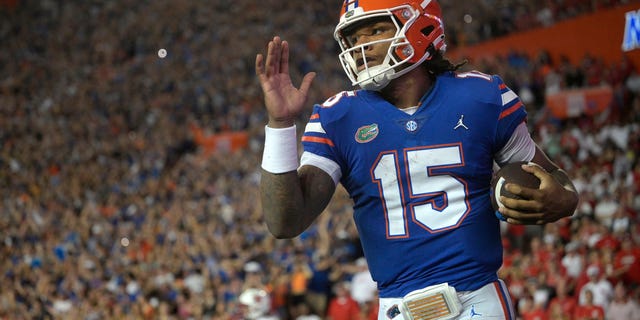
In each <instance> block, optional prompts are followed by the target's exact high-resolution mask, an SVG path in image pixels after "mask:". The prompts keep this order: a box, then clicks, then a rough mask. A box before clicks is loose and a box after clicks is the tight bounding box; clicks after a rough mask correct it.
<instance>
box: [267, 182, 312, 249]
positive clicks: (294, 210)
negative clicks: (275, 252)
mask: <svg viewBox="0 0 640 320" xmlns="http://www.w3.org/2000/svg"><path fill="white" fill-rule="evenodd" d="M260 197H261V200H262V210H263V212H264V217H265V221H266V223H267V227H268V228H269V231H270V232H271V233H272V234H273V235H274V236H275V237H276V238H293V237H295V236H297V235H299V234H300V233H302V232H303V231H304V230H305V229H306V228H307V227H308V226H309V224H308V223H307V222H306V219H305V218H304V210H303V208H304V200H303V197H302V190H301V188H300V182H299V178H298V174H297V172H296V171H292V172H288V173H281V174H273V173H270V172H267V171H264V170H262V178H261V180H260Z"/></svg>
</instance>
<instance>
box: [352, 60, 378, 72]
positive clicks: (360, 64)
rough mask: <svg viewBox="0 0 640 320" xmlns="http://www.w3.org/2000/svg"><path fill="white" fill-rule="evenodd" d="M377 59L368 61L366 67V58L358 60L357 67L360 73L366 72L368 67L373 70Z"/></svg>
mask: <svg viewBox="0 0 640 320" xmlns="http://www.w3.org/2000/svg"><path fill="white" fill-rule="evenodd" d="M374 62H375V59H367V63H366V65H365V63H364V58H359V59H356V67H357V68H358V71H362V70H364V69H365V68H366V67H368V68H371V67H373V66H374V65H375V63H374Z"/></svg>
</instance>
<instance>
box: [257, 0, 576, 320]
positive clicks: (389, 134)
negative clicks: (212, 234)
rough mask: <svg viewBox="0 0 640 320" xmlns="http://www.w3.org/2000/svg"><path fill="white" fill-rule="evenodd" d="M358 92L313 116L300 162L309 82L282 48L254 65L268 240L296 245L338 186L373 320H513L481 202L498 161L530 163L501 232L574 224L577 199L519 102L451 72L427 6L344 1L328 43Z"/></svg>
mask: <svg viewBox="0 0 640 320" xmlns="http://www.w3.org/2000/svg"><path fill="white" fill-rule="evenodd" d="M334 37H335V40H336V41H338V44H339V45H340V48H341V53H340V54H339V60H340V62H341V64H342V67H343V68H344V70H345V72H346V74H347V76H348V77H349V79H350V80H351V81H352V83H353V84H354V85H356V86H359V87H360V89H359V90H354V91H343V92H340V93H338V94H336V95H335V96H333V97H331V98H329V99H327V100H326V101H325V102H323V103H321V104H317V105H315V106H314V109H313V113H312V115H311V117H310V119H309V121H308V123H307V125H306V127H305V128H304V134H303V136H302V145H303V148H304V151H303V153H302V156H301V158H300V159H299V158H298V150H297V146H298V140H297V135H296V126H295V123H294V122H295V121H294V119H295V118H296V116H298V115H299V114H300V113H301V112H302V111H303V108H304V105H305V103H306V100H307V94H308V91H309V88H310V86H311V84H312V82H313V79H314V77H315V73H313V72H310V73H308V74H306V75H305V76H304V78H303V79H302V83H301V84H300V87H296V86H295V85H293V84H292V81H291V78H290V75H289V44H288V43H287V42H286V41H284V40H282V39H281V38H280V37H277V36H276V37H274V38H273V39H272V40H271V41H270V42H269V44H268V48H267V53H266V55H262V54H258V55H257V56H256V74H257V76H258V78H259V80H260V84H261V87H262V90H263V93H264V99H265V105H266V109H267V112H268V115H269V121H268V124H267V126H266V127H265V147H264V153H263V159H262V168H263V171H262V179H261V199H262V206H263V209H264V214H265V219H266V222H267V225H268V227H269V230H270V232H271V233H272V234H273V235H274V236H275V237H277V238H292V237H295V236H297V235H299V234H300V233H301V232H303V231H304V230H305V229H306V228H307V227H308V226H309V225H310V224H311V223H313V221H314V220H315V219H316V217H317V216H318V215H319V214H320V213H321V212H322V211H323V210H324V209H325V207H326V206H327V204H328V202H329V201H330V199H331V197H332V195H333V193H334V191H335V190H336V186H337V184H338V183H341V184H342V185H343V186H344V187H345V189H346V190H347V191H348V193H349V195H350V196H351V198H352V199H353V202H354V207H353V208H354V213H353V218H354V220H355V223H356V225H357V228H358V232H359V236H360V240H361V243H362V247H363V249H364V252H365V256H366V259H367V262H368V265H369V268H370V271H371V274H372V276H373V278H374V280H375V281H376V282H377V285H378V290H379V297H380V304H379V306H380V307H379V319H403V318H407V319H408V318H410V316H411V317H412V318H416V319H418V318H419V319H462V318H465V319H466V318H470V317H476V318H477V317H481V318H482V317H487V318H495V319H513V318H514V310H513V308H512V306H511V305H510V303H511V299H510V298H509V295H508V292H507V289H506V287H505V284H504V283H503V282H502V281H501V280H500V279H498V276H497V270H498V268H500V266H501V263H502V244H501V241H500V231H499V220H498V219H496V216H495V215H494V210H493V209H492V207H491V202H490V198H489V189H490V181H491V177H492V172H493V170H492V169H493V165H494V163H497V164H498V165H504V164H506V163H510V162H515V161H526V162H533V163H536V164H537V165H524V170H526V171H528V172H530V173H532V174H534V175H535V176H536V177H538V178H539V179H540V181H541V183H540V187H539V188H538V189H529V188H524V187H522V186H518V185H516V184H508V185H507V190H509V191H510V192H512V193H513V194H516V195H518V196H520V197H522V199H521V200H516V199H506V198H503V199H501V200H502V201H503V203H504V205H505V207H504V208H501V209H500V213H501V214H502V215H503V216H504V217H505V218H506V219H507V221H508V222H509V223H515V224H545V223H550V222H554V221H557V220H558V219H560V218H563V217H567V216H570V215H572V214H573V212H574V210H575V208H576V206H577V203H578V194H577V192H576V191H575V188H574V186H573V184H572V183H571V180H570V179H569V177H568V176H567V174H566V173H565V172H564V171H562V170H561V169H560V168H558V166H557V165H555V164H554V163H552V162H551V161H550V160H549V159H548V158H547V156H546V155H545V154H544V153H543V151H541V150H540V148H538V146H537V145H536V144H535V143H534V141H533V140H532V138H531V137H530V135H529V132H528V130H527V126H526V122H525V121H526V116H527V114H526V111H525V107H524V105H523V103H522V101H521V100H520V99H519V97H518V96H517V95H516V94H515V93H514V92H513V91H512V90H511V89H509V87H508V86H507V85H506V84H505V83H504V82H503V81H502V79H501V78H500V77H499V76H496V75H487V74H483V73H480V72H459V71H458V68H459V65H456V64H452V63H451V62H449V61H448V60H447V59H445V57H444V52H445V48H446V43H445V35H444V29H443V22H442V15H441V11H440V7H439V5H438V3H437V2H436V1H435V0H347V1H345V2H344V4H343V6H342V10H341V15H340V19H339V23H338V25H337V27H336V29H335V33H334Z"/></svg>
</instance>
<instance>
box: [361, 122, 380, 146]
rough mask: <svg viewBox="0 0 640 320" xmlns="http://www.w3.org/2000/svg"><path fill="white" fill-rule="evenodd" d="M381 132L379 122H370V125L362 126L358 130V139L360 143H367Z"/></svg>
mask: <svg viewBox="0 0 640 320" xmlns="http://www.w3.org/2000/svg"><path fill="white" fill-rule="evenodd" d="M379 132H380V130H378V124H377V123H374V124H370V125H368V126H363V127H360V128H358V130H357V131H356V141H357V142H358V143H367V142H369V141H371V140H373V139H375V138H376V137H377V136H378V133H379Z"/></svg>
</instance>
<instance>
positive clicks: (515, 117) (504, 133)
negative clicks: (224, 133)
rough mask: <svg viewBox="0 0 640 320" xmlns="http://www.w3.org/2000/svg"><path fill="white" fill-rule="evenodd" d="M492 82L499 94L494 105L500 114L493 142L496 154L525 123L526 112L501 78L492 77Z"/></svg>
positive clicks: (516, 96)
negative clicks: (497, 107)
mask: <svg viewBox="0 0 640 320" xmlns="http://www.w3.org/2000/svg"><path fill="white" fill-rule="evenodd" d="M493 80H494V83H496V85H497V86H498V88H497V89H498V93H499V95H498V96H497V98H496V104H497V105H498V106H499V110H500V112H499V114H498V119H497V127H496V135H495V141H494V142H495V146H496V149H495V150H494V152H498V150H502V149H503V148H504V147H505V145H507V143H508V142H509V140H510V139H511V136H512V135H513V133H514V131H515V130H516V128H517V127H518V126H519V125H520V124H521V123H522V122H525V121H526V119H527V111H526V109H525V106H524V103H522V100H520V97H518V95H517V94H516V93H515V92H513V90H511V88H509V87H508V86H507V85H506V84H505V83H504V81H503V80H502V78H500V77H499V76H496V75H494V76H493Z"/></svg>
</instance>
